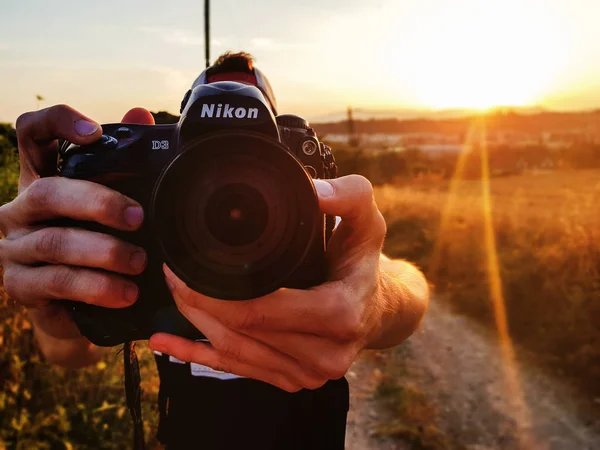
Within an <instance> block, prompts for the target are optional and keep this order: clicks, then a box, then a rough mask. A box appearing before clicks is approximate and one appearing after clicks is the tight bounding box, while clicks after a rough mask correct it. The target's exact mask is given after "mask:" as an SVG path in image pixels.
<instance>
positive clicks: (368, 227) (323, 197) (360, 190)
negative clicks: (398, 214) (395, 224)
mask: <svg viewBox="0 0 600 450" xmlns="http://www.w3.org/2000/svg"><path fill="white" fill-rule="evenodd" d="M313 182H314V184H315V189H316V191H317V194H318V196H319V205H320V207H321V211H322V212H323V213H324V214H330V215H333V216H340V217H341V218H342V224H343V225H344V226H345V227H348V226H350V227H351V228H353V229H354V230H358V231H362V232H363V233H362V235H363V236H364V237H365V238H375V239H379V240H381V241H382V240H383V237H384V236H385V233H386V228H385V220H384V219H383V216H382V215H381V213H380V212H379V210H378V209H377V205H376V203H375V199H374V197H373V186H371V183H370V182H369V180H367V179H366V178H364V177H362V176H360V175H348V176H345V177H341V178H336V179H332V180H313Z"/></svg>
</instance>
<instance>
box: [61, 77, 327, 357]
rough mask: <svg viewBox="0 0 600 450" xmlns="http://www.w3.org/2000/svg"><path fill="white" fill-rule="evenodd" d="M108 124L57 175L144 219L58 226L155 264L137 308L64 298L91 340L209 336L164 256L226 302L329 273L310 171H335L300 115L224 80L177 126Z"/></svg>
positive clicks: (312, 281)
mask: <svg viewBox="0 0 600 450" xmlns="http://www.w3.org/2000/svg"><path fill="white" fill-rule="evenodd" d="M102 128H103V133H104V134H103V136H102V138H101V139H100V140H99V141H97V142H96V143H94V144H91V145H87V146H79V145H75V144H70V143H65V144H63V145H62V146H61V148H60V151H59V158H58V174H59V176H62V177H67V178H75V179H83V180H90V181H94V182H97V183H101V184H103V185H106V186H108V187H110V188H112V189H115V190H117V191H119V192H121V193H123V194H124V195H126V196H128V197H130V198H132V199H135V200H136V201H138V202H139V203H140V204H141V205H142V207H143V208H144V213H145V219H144V223H143V224H142V226H141V227H140V229H139V230H137V231H135V232H123V231H119V230H115V229H112V228H108V227H105V226H102V225H100V224H97V223H90V222H81V221H72V220H67V221H64V220H63V221H62V223H61V225H63V226H77V227H82V228H86V229H89V230H93V231H98V232H102V233H107V234H111V235H113V236H116V237H118V238H120V239H123V240H125V241H129V242H131V243H133V244H135V245H138V246H140V247H143V248H144V249H145V250H146V252H147V254H148V263H147V267H146V269H145V270H144V272H143V273H142V274H140V275H137V276H132V277H130V278H131V279H132V280H133V281H134V282H135V283H136V284H137V285H138V286H139V289H140V291H139V292H140V294H139V297H138V300H137V302H136V303H135V304H134V305H132V306H130V307H127V308H123V309H109V308H103V307H99V306H95V305H89V304H85V303H81V302H73V301H63V304H64V306H65V307H66V308H67V309H68V310H69V311H70V313H71V315H72V316H73V318H74V320H75V322H76V323H77V325H78V327H79V329H80V331H81V333H82V334H83V335H84V336H86V337H87V338H88V339H89V340H90V341H92V342H93V343H95V344H97V345H100V346H114V345H118V344H121V343H123V342H127V341H132V340H140V339H148V338H149V337H150V336H151V335H152V334H154V333H156V332H168V333H172V334H176V335H179V336H182V337H186V338H189V339H202V338H203V337H204V336H203V335H202V334H201V333H200V331H198V330H197V329H196V328H195V327H194V326H193V325H192V324H191V323H189V322H188V321H187V319H185V317H183V315H182V314H181V313H180V312H179V311H178V309H177V307H176V305H175V302H174V300H173V298H172V296H171V294H170V292H169V290H168V288H167V286H166V283H165V280H164V274H163V271H162V264H163V263H166V264H167V265H168V266H169V267H170V268H171V270H173V272H174V273H175V274H176V275H177V276H179V277H180V278H181V279H182V280H183V281H184V282H185V283H186V284H187V285H188V286H189V287H190V288H192V289H194V290H196V291H198V292H201V293H203V294H205V295H209V296H211V297H215V298H219V299H223V300H247V299H251V298H255V297H258V296H261V295H265V294H267V293H269V292H272V291H274V290H276V289H278V288H279V287H289V288H308V287H311V286H315V285H317V284H320V283H322V282H323V281H325V279H326V265H325V249H326V242H327V240H328V236H329V235H330V234H331V232H332V229H333V226H334V225H333V224H334V220H333V218H332V217H326V216H324V215H323V214H322V213H321V212H320V211H319V205H318V198H317V195H316V192H315V190H314V186H313V183H312V180H311V178H333V177H335V176H336V172H337V168H336V165H335V161H334V158H333V155H332V153H331V151H330V149H329V147H328V146H326V145H324V144H323V143H321V142H319V140H318V139H317V136H316V135H315V133H314V131H313V130H312V128H310V127H309V125H308V123H307V122H306V121H305V120H304V119H302V118H300V117H298V116H294V115H279V116H277V117H275V116H274V115H273V113H272V112H271V110H270V108H269V107H268V104H267V102H266V100H265V98H264V97H263V95H262V94H261V92H260V91H259V90H258V89H257V88H255V87H254V86H248V85H244V84H241V83H235V82H217V83H212V84H207V85H201V86H197V87H195V88H194V89H193V90H192V91H191V93H190V94H189V95H187V96H186V99H184V104H183V105H182V115H181V118H180V120H179V122H178V123H176V124H172V125H137V124H120V123H119V124H107V125H102Z"/></svg>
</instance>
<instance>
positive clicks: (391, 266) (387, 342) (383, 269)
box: [366, 254, 429, 348]
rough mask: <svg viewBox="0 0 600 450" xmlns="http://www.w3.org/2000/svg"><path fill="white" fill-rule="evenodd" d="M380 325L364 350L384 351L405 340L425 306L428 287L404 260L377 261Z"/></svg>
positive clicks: (419, 320)
mask: <svg viewBox="0 0 600 450" xmlns="http://www.w3.org/2000/svg"><path fill="white" fill-rule="evenodd" d="M373 301H375V302H378V303H379V304H380V305H381V306H380V308H382V310H383V314H382V319H381V324H380V327H379V329H378V330H376V331H374V332H373V333H372V336H371V338H370V339H369V341H368V342H367V345H366V348H387V347H392V346H394V345H397V344H399V343H401V342H402V341H404V340H405V339H406V338H408V337H409V336H410V335H411V334H412V333H413V332H414V331H415V330H416V329H417V327H418V326H419V324H420V323H421V320H422V319H423V316H424V315H425V312H426V311H427V306H428V304H429V286H428V284H427V281H426V280H425V277H424V276H423V274H422V273H421V271H420V270H419V269H417V268H416V267H415V266H413V265H412V264H410V263H409V262H407V261H404V260H400V259H389V258H388V257H387V256H385V255H384V254H382V255H381V258H380V279H379V288H378V294H377V295H376V296H375V297H374V299H373Z"/></svg>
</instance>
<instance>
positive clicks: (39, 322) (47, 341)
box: [28, 307, 104, 369]
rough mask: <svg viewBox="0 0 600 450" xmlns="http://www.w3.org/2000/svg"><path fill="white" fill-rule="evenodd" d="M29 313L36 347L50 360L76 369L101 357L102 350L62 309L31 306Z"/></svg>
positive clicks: (52, 362)
mask: <svg viewBox="0 0 600 450" xmlns="http://www.w3.org/2000/svg"><path fill="white" fill-rule="evenodd" d="M28 315H29V318H30V319H31V322H32V324H33V331H34V335H35V338H36V341H37V343H38V346H39V347H40V350H41V351H42V353H43V354H44V357H45V358H46V360H47V361H48V362H49V363H51V364H56V365H58V366H61V367H64V368H67V369H78V368H81V367H85V366H88V365H90V364H94V363H96V362H98V361H99V360H100V358H102V355H103V353H104V349H103V348H102V347H98V346H96V345H94V344H92V343H91V342H90V341H89V340H87V339H86V338H85V337H84V336H82V335H81V333H79V330H78V329H77V326H76V325H75V323H74V322H73V321H72V319H71V318H70V317H69V315H68V314H67V313H66V311H64V310H62V309H61V308H51V307H48V308H44V309H30V310H28Z"/></svg>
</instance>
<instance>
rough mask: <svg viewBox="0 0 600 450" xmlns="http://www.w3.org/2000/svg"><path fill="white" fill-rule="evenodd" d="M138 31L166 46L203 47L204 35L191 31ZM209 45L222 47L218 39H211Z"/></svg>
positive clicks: (170, 29) (145, 28)
mask: <svg viewBox="0 0 600 450" xmlns="http://www.w3.org/2000/svg"><path fill="white" fill-rule="evenodd" d="M139 31H142V32H144V33H149V34H152V35H154V36H157V37H158V38H159V39H161V40H162V41H164V42H166V43H168V44H175V45H180V46H184V47H190V46H198V47H200V46H204V35H203V34H198V33H195V32H193V31H189V30H184V29H175V28H165V27H140V28H139ZM211 44H213V45H222V44H223V42H221V40H219V39H214V38H213V39H211Z"/></svg>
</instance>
